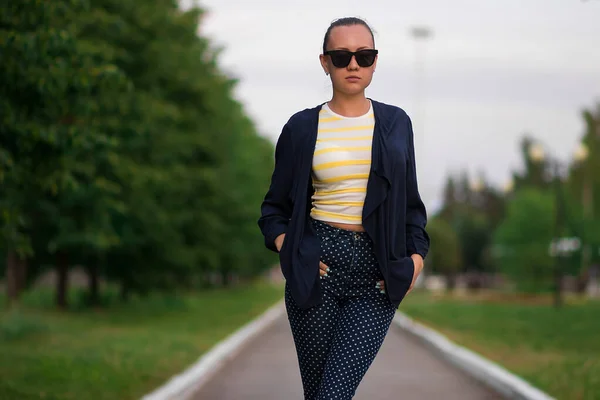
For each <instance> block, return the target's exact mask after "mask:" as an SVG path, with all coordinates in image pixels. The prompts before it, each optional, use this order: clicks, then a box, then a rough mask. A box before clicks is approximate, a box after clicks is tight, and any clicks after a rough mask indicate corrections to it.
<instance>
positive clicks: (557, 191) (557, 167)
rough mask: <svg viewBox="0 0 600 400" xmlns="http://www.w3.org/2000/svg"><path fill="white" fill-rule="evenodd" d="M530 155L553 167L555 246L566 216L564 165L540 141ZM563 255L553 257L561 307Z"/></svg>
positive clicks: (556, 297) (556, 296)
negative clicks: (562, 177) (562, 182)
mask: <svg viewBox="0 0 600 400" xmlns="http://www.w3.org/2000/svg"><path fill="white" fill-rule="evenodd" d="M529 157H531V159H532V160H533V162H535V163H542V162H543V161H544V160H546V161H547V162H548V164H549V165H550V167H551V171H552V172H551V173H552V181H553V187H554V195H555V197H556V205H555V207H556V213H555V214H554V240H553V243H552V244H551V246H552V247H553V246H554V245H555V243H557V242H558V241H559V238H560V236H561V234H562V232H561V228H562V223H563V216H564V201H563V198H562V193H561V187H560V185H561V181H562V180H561V169H562V165H561V163H560V161H559V160H558V159H557V158H555V157H553V156H552V155H551V154H549V153H548V152H547V151H545V150H544V147H543V146H542V145H541V144H539V143H534V144H533V145H531V146H530V147H529ZM561 256H562V252H560V251H558V252H556V253H555V254H553V257H552V259H553V261H554V306H555V307H556V308H559V307H560V306H561V305H562V303H563V301H562V281H563V276H562V275H563V274H562V268H561V259H560V257H561Z"/></svg>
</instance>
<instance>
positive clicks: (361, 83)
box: [320, 25, 377, 95]
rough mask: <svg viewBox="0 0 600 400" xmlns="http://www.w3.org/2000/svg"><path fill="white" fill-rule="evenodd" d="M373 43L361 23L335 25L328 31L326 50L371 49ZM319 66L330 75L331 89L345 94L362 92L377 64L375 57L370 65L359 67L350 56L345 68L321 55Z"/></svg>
mask: <svg viewBox="0 0 600 400" xmlns="http://www.w3.org/2000/svg"><path fill="white" fill-rule="evenodd" d="M373 48H374V43H373V38H372V36H371V32H370V31H369V30H368V29H367V28H366V27H365V26H363V25H351V26H337V27H335V28H333V29H332V30H331V32H330V36H329V42H328V43H327V50H328V51H330V50H348V51H358V50H365V49H373ZM320 60H321V66H322V67H323V70H324V71H325V73H329V76H331V83H332V84H333V89H334V90H335V91H337V92H341V93H343V94H346V95H355V94H360V93H362V92H363V91H364V90H365V89H366V88H367V86H369V84H370V83H371V80H372V79H373V72H374V71H375V67H376V66H377V57H375V62H374V63H373V65H371V66H370V67H361V66H360V65H358V63H357V62H356V57H352V59H351V60H350V64H348V66H346V67H345V68H337V67H336V66H334V65H333V63H332V61H331V57H330V56H328V55H327V56H325V55H321V56H320Z"/></svg>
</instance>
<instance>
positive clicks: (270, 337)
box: [192, 316, 503, 400]
mask: <svg viewBox="0 0 600 400" xmlns="http://www.w3.org/2000/svg"><path fill="white" fill-rule="evenodd" d="M192 398H193V399H194V400H302V399H303V396H302V383H301V380H300V372H299V369H298V362H297V359H296V353H295V349H294V343H293V341H292V333H291V331H290V328H289V324H288V321H287V319H286V317H285V316H283V317H281V318H279V319H278V320H277V321H276V322H275V323H274V324H273V325H272V326H271V327H270V328H269V329H268V330H267V331H265V332H264V333H263V334H261V335H259V337H258V338H256V339H254V340H253V341H252V342H250V343H249V344H248V345H247V346H245V348H244V349H243V350H242V351H241V352H240V353H239V354H238V356H237V357H236V358H235V359H234V360H233V361H231V362H229V363H228V364H227V365H226V366H225V367H223V369H221V370H220V371H219V372H218V373H217V374H216V375H215V376H214V377H213V378H212V379H211V380H210V381H209V382H208V383H207V384H206V385H204V386H203V387H202V388H201V390H200V391H199V392H197V393H195V395H194V396H193V397H192ZM502 398H503V397H501V396H500V395H499V394H497V393H495V392H493V391H492V390H490V389H488V388H487V387H485V386H483V385H482V384H481V383H479V382H478V381H476V380H474V379H473V378H471V377H470V376H468V375H466V374H465V373H463V372H462V371H461V370H459V369H457V368H455V367H454V366H452V365H451V364H450V363H448V362H447V361H445V360H444V359H442V358H439V357H438V356H436V354H435V353H434V352H433V351H432V350H431V349H429V348H427V347H426V346H424V345H423V344H421V343H420V342H419V340H418V339H416V338H414V337H413V336H411V335H410V334H408V333H406V332H404V331H402V329H400V328H399V327H397V326H395V325H394V324H392V326H391V327H390V331H389V333H388V335H387V337H386V339H385V341H384V343H383V346H382V348H381V350H380V351H379V354H378V355H377V358H375V361H374V362H373V364H372V366H371V368H370V369H369V371H367V374H366V375H365V377H364V379H363V381H362V382H361V384H360V386H359V387H358V390H357V392H356V396H355V397H354V400H393V399H402V400H413V399H414V400H434V399H435V400H438V399H443V400H496V399H498V400H499V399H502Z"/></svg>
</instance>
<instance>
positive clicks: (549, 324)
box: [400, 292, 600, 400]
mask: <svg viewBox="0 0 600 400" xmlns="http://www.w3.org/2000/svg"><path fill="white" fill-rule="evenodd" d="M400 309H401V310H402V311H404V312H405V313H407V314H408V315H410V316H411V317H413V318H415V319H416V320H418V321H421V322H423V323H424V324H426V325H428V326H430V327H432V328H434V329H436V330H438V331H440V332H442V333H443V334H445V335H447V336H448V337H449V338H450V339H451V340H453V341H455V342H456V343H458V344H460V345H463V346H465V347H468V348H470V349H472V350H474V351H476V352H478V353H480V354H482V355H483V356H485V357H487V358H489V359H491V360H493V361H495V362H497V363H499V364H501V365H503V366H504V367H506V368H507V369H509V370H510V371H512V372H514V373H516V374H517V375H519V376H521V377H522V378H523V379H525V380H527V381H529V382H530V383H532V384H533V385H534V386H536V387H538V388H540V389H541V390H544V391H546V392H547V393H549V394H550V395H552V396H555V397H556V398H558V399H568V400H591V399H600V302H599V301H571V302H569V304H567V305H566V306H565V307H563V308H561V309H555V308H553V306H552V304H551V299H550V298H549V297H545V298H520V299H517V298H515V297H510V296H499V295H489V294H482V295H479V296H474V297H458V296H449V295H442V296H434V295H430V294H425V293H418V292H416V293H413V294H411V295H409V296H408V297H407V298H406V300H405V301H404V302H403V303H402V305H401V306H400Z"/></svg>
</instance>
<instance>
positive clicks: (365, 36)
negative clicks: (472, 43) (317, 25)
mask: <svg viewBox="0 0 600 400" xmlns="http://www.w3.org/2000/svg"><path fill="white" fill-rule="evenodd" d="M373 46H374V43H373V37H372V36H371V32H370V31H369V29H367V27H366V26H364V25H358V24H357V25H350V26H336V27H335V28H333V29H332V30H331V32H330V34H329V43H328V46H327V47H328V48H329V49H348V50H357V49H359V48H361V47H368V48H371V47H373ZM329 49H328V50H329Z"/></svg>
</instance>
